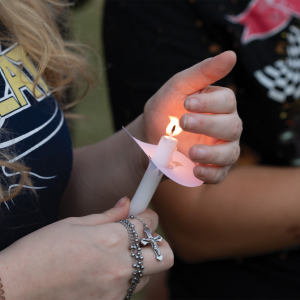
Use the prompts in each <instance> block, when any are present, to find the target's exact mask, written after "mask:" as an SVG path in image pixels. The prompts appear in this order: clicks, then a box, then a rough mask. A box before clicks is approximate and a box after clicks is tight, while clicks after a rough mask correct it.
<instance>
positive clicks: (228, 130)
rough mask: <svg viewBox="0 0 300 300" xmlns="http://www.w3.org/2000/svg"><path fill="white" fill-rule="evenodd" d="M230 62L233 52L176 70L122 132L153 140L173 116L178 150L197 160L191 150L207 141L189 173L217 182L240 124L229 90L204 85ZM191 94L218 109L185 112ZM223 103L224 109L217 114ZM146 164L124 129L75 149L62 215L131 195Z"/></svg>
mask: <svg viewBox="0 0 300 300" xmlns="http://www.w3.org/2000/svg"><path fill="white" fill-rule="evenodd" d="M235 62H236V56H235V54H234V53H233V52H232V51H227V52H224V53H223V54H221V55H218V56H216V57H214V58H212V59H206V60H204V61H203V62H201V63H199V64H197V65H195V66H193V67H191V68H190V69H187V70H184V71H182V72H180V73H178V74H176V75H175V76H173V77H172V78H171V79H170V80H169V81H168V82H167V83H166V84H165V85H163V86H162V88H161V89H160V90H159V91H158V92H157V93H156V94H155V95H154V96H153V97H152V98H151V99H150V100H149V101H148V102H147V104H146V105H145V109H144V113H143V114H142V115H141V116H140V117H138V118H137V119H136V120H135V121H133V122H132V123H131V124H130V125H129V126H127V130H128V131H129V132H130V133H131V134H132V135H133V136H134V137H136V138H137V139H139V140H141V141H144V142H147V143H151V144H158V142H159V140H160V138H161V136H163V135H165V130H166V127H167V125H168V123H169V122H170V120H169V118H168V116H175V117H177V118H178V119H180V125H181V127H182V128H183V132H181V133H180V134H179V135H178V136H176V138H177V139H178V151H181V152H182V153H184V154H185V155H187V156H190V158H191V159H192V160H193V161H195V162H196V161H197V157H196V156H195V155H194V150H195V149H196V148H198V147H204V146H203V144H206V145H205V149H206V151H207V157H206V159H205V162H204V163H203V164H197V165H196V166H195V168H194V174H195V176H196V177H197V178H199V179H201V180H203V181H205V182H206V183H219V182H221V181H222V180H223V179H224V178H225V177H226V175H227V172H228V170H229V168H230V167H231V165H232V164H233V163H234V162H235V161H236V160H237V158H238V156H239V152H240V147H239V138H240V135H241V132H242V122H241V120H240V118H239V117H238V114H237V110H236V106H235V96H234V94H233V92H232V91H231V90H230V89H227V88H219V87H207V86H208V85H209V84H212V83H213V82H215V81H217V80H219V79H220V78H222V77H224V76H225V75H227V74H228V73H229V72H230V71H231V69H232V68H233V66H234V64H235ZM199 93H200V94H199ZM191 95H197V97H202V96H207V97H210V98H219V97H220V99H221V100H220V101H219V102H216V101H215V102H216V103H218V105H219V106H220V107H216V106H215V105H212V106H207V107H206V112H209V113H210V114H206V115H204V114H202V113H195V112H193V111H192V112H189V111H187V109H186V108H187V106H186V103H187V101H186V100H187V99H190V96H191ZM193 97H194V96H193ZM223 102H225V103H229V104H224V103H223ZM224 105H225V106H226V113H219V111H223V108H222V107H223V106H224ZM215 111H216V112H217V113H216V114H215V113H214V112H215ZM190 117H195V118H197V120H198V126H197V127H195V128H191V127H190V126H191V124H190V123H191V122H190V119H189V118H190ZM224 124H226V126H224ZM199 144H202V146H199ZM128 162H130V163H128ZM147 165H148V158H147V157H146V155H145V154H144V153H143V152H142V151H141V150H140V149H139V147H137V146H136V144H135V143H134V142H133V141H132V140H131V139H130V138H129V137H128V135H127V133H126V132H124V131H123V130H121V131H119V132H117V133H116V134H114V135H113V136H111V137H110V138H108V139H106V140H105V141H102V142H100V143H98V144H95V145H91V146H88V147H84V148H80V149H77V150H75V151H74V167H73V172H72V176H71V180H70V183H69V186H68V188H67V190H66V192H65V196H64V198H63V200H62V203H61V216H62V217H68V216H81V215H87V214H90V213H95V212H102V211H104V210H107V209H109V208H110V207H111V206H112V205H113V204H114V203H115V201H116V199H119V198H120V197H122V196H123V195H124V194H125V195H127V196H128V197H129V198H132V196H133V195H134V192H135V191H136V189H137V187H138V184H139V182H140V180H141V178H142V176H143V174H144V172H145V170H146V168H147ZM116 170H117V171H116ZM83 199H84V200H83Z"/></svg>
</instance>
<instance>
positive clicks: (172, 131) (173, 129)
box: [170, 125, 176, 137]
mask: <svg viewBox="0 0 300 300" xmlns="http://www.w3.org/2000/svg"><path fill="white" fill-rule="evenodd" d="M175 128H176V125H174V126H173V128H172V130H171V134H170V137H172V136H173V133H174V131H175Z"/></svg>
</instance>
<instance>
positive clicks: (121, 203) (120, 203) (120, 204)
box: [114, 197, 128, 208]
mask: <svg viewBox="0 0 300 300" xmlns="http://www.w3.org/2000/svg"><path fill="white" fill-rule="evenodd" d="M127 199H128V198H127V197H123V198H121V199H120V200H119V201H118V202H117V203H116V204H115V206H114V207H116V208H117V207H121V206H123V205H124V204H125V202H126V200H127Z"/></svg>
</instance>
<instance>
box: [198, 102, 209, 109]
mask: <svg viewBox="0 0 300 300" xmlns="http://www.w3.org/2000/svg"><path fill="white" fill-rule="evenodd" d="M198 101H199V106H200V109H201V110H203V111H205V110H206V109H207V107H208V101H207V100H206V99H198Z"/></svg>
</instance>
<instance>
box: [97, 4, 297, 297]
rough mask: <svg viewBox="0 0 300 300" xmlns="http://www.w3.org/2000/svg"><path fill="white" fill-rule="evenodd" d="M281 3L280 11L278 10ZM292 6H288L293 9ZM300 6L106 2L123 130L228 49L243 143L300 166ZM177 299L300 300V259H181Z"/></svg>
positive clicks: (268, 159) (109, 57)
mask: <svg viewBox="0 0 300 300" xmlns="http://www.w3.org/2000/svg"><path fill="white" fill-rule="evenodd" d="M277 2H280V4H278V3H277ZM284 5H285V6H284ZM299 11H300V1H285V0H281V1H279V0H278V1H277V0H274V1H267V0H254V1H238V0H232V1H225V0H223V1H211V0H209V1H197V0H190V1H129V0H126V1H125V0H124V1H123V0H120V1H116V0H111V1H107V2H106V6H105V12H104V32H103V34H104V42H105V43H104V46H105V55H106V61H107V68H108V70H107V72H108V82H109V88H110V96H111V103H112V109H113V114H114V123H115V127H116V129H120V128H121V126H122V125H123V126H124V125H126V124H127V123H129V122H130V121H132V120H133V119H134V118H135V117H137V116H138V115H139V114H140V113H142V111H143V107H144V104H145V103H146V101H147V100H148V99H149V98H150V97H151V96H152V95H153V94H154V93H155V92H156V91H157V90H158V89H159V88H160V87H161V86H162V85H163V84H164V82H166V81H167V80H168V79H169V78H170V77H172V76H173V75H174V74H175V73H177V72H179V71H181V70H184V69H186V68H189V67H191V66H192V65H194V64H196V63H198V62H200V61H202V60H204V59H206V58H207V57H211V56H214V55H216V54H218V53H220V52H222V51H225V50H234V51H235V52H236V53H237V56H238V61H237V64H236V66H235V67H234V69H233V71H232V72H231V73H230V74H229V75H228V76H226V77H225V78H224V79H222V80H220V81H219V82H217V83H216V85H221V86H225V87H230V88H231V89H233V90H234V91H235V93H236V97H237V104H238V112H239V114H240V116H241V118H242V120H243V124H244V131H243V134H242V138H241V140H242V142H243V143H244V144H246V145H248V146H250V147H251V148H253V149H255V150H256V151H257V152H258V153H259V154H260V155H261V163H262V164H269V165H282V166H287V165H294V166H299V165H300V139H299V133H300V130H299V129H300V127H299V124H298V123H299V122H298V119H299V108H300V106H299V104H300V100H299V98H300V30H299V25H300V22H299V19H298V16H299ZM170 286H171V292H172V299H212V298H213V299H266V298H268V299H269V298H272V299H278V298H285V299H297V298H299V299H300V253H299V251H296V250H295V251H292V254H291V255H289V256H288V259H287V260H286V261H281V260H280V259H279V256H278V254H272V255H264V256H259V257H254V258H247V259H245V260H244V263H242V264H237V263H236V262H235V261H233V260H227V261H225V260H222V261H217V262H207V263H203V264H195V265H188V264H185V263H183V262H180V260H179V259H176V263H175V266H174V268H172V270H171V276H170Z"/></svg>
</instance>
